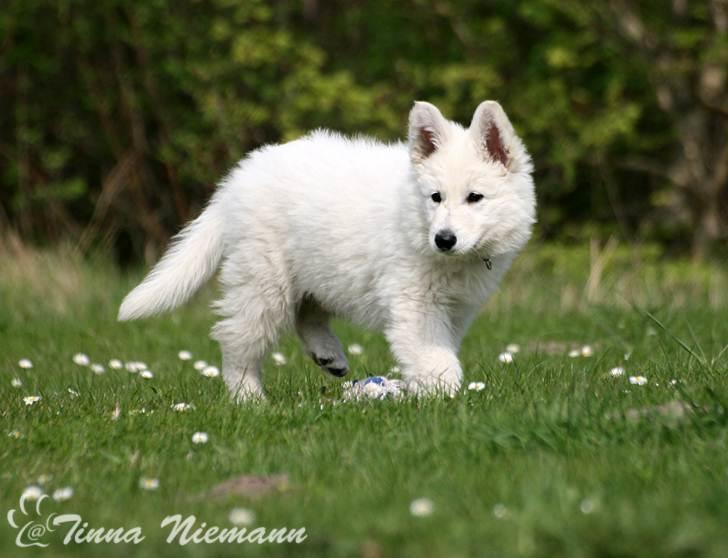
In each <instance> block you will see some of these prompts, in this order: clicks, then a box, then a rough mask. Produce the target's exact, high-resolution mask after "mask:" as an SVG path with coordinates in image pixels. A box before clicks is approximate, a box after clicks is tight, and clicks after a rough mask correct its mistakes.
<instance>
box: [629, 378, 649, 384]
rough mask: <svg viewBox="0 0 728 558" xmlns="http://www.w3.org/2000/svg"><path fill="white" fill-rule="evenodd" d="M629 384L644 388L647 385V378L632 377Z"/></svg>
mask: <svg viewBox="0 0 728 558" xmlns="http://www.w3.org/2000/svg"><path fill="white" fill-rule="evenodd" d="M629 383H630V384H633V385H635V386H643V385H645V384H646V383H647V378H645V377H644V376H630V377H629Z"/></svg>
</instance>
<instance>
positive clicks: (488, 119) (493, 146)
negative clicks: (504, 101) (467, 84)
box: [470, 101, 530, 172]
mask: <svg viewBox="0 0 728 558" xmlns="http://www.w3.org/2000/svg"><path fill="white" fill-rule="evenodd" d="M470 133H471V134H472V135H473V139H474V140H475V144H476V145H477V146H478V149H479V150H480V152H481V153H482V155H483V157H484V158H485V159H487V160H489V161H493V162H496V163H500V164H501V165H503V166H504V167H505V168H506V169H508V170H510V171H513V172H518V171H519V170H524V167H525V166H529V158H528V154H527V153H526V150H525V148H524V146H523V143H522V142H521V140H520V139H519V137H518V136H517V135H516V132H515V130H514V129H513V125H512V124H511V121H510V120H509V119H508V116H506V113H505V111H504V110H503V108H502V107H501V106H500V104H498V103H497V102H496V101H483V102H482V103H480V104H479V105H478V108H477V109H475V114H473V120H472V122H471V123H470ZM529 168H530V166H529Z"/></svg>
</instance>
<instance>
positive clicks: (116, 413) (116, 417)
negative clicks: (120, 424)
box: [111, 403, 121, 420]
mask: <svg viewBox="0 0 728 558" xmlns="http://www.w3.org/2000/svg"><path fill="white" fill-rule="evenodd" d="M120 416H121V407H120V406H119V404H118V403H117V404H116V405H114V410H113V411H111V420H119V417H120Z"/></svg>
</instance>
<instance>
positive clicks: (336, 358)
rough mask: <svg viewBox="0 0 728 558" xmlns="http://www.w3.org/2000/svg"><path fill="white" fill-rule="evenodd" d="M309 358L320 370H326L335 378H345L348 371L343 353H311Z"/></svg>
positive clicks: (347, 364)
mask: <svg viewBox="0 0 728 558" xmlns="http://www.w3.org/2000/svg"><path fill="white" fill-rule="evenodd" d="M311 358H312V359H313V361H314V362H315V363H316V364H318V365H319V366H320V367H321V369H322V370H326V372H328V373H329V374H331V375H332V376H336V377H337V378H341V377H343V376H346V373H347V372H348V371H349V363H348V362H347V360H346V357H345V356H344V353H343V352H328V351H322V352H319V353H313V352H312V353H311Z"/></svg>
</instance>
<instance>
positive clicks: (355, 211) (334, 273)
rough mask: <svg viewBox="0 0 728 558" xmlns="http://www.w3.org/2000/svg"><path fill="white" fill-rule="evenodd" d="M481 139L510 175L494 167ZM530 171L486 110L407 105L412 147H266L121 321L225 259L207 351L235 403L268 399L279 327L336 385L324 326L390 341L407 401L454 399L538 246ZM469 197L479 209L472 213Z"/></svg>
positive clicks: (176, 296) (182, 295) (333, 347)
mask: <svg viewBox="0 0 728 558" xmlns="http://www.w3.org/2000/svg"><path fill="white" fill-rule="evenodd" d="M493 126H496V127H497V129H494V128H493ZM494 130H495V131H494ZM489 134H495V136H489ZM488 137H490V138H491V143H490V145H491V146H492V142H493V141H496V140H497V141H500V145H501V146H502V148H503V150H504V152H505V153H506V154H507V161H506V163H505V164H504V163H503V162H502V161H501V160H499V159H498V157H497V156H495V154H490V153H488V147H487V145H489V144H488V142H487V141H486V140H487V139H488ZM493 138H495V140H493ZM531 172H532V167H531V162H530V158H529V156H528V153H527V152H526V150H525V148H524V146H523V144H522V142H521V141H520V139H519V138H518V137H517V136H516V134H515V132H514V130H513V127H512V126H511V124H510V122H509V120H508V118H507V116H506V115H505V113H504V112H503V109H502V108H501V107H500V105H499V104H498V103H496V102H493V101H486V102H484V103H481V105H480V106H479V107H478V109H477V110H476V112H475V114H474V116H473V121H472V123H471V125H470V127H469V128H468V129H464V128H463V127H461V126H460V125H458V124H456V123H453V122H450V121H448V120H446V119H445V118H444V117H443V116H442V115H441V114H440V112H439V110H438V109H437V108H436V107H435V106H433V105H431V104H429V103H420V102H418V103H415V106H414V107H413V109H412V111H411V113H410V130H409V145H405V144H401V143H398V144H393V145H385V144H381V143H378V142H376V141H374V140H370V139H363V138H357V139H347V138H344V137H342V136H340V135H338V134H334V133H331V132H327V131H317V132H314V133H312V134H310V135H308V136H306V137H304V138H301V139H299V140H296V141H293V142H290V143H287V144H283V145H274V146H268V147H264V148H262V149H260V150H257V151H255V152H253V153H251V154H250V155H249V156H248V157H247V158H245V159H244V160H242V161H241V162H240V163H239V164H238V165H237V166H236V167H235V169H234V170H233V171H232V172H231V173H230V175H229V176H228V177H227V178H226V179H225V180H224V181H223V182H222V183H221V185H220V187H219V188H218V190H217V192H216V193H215V195H214V196H213V198H212V200H211V202H210V204H209V206H208V207H207V209H206V210H205V211H204V212H203V213H202V215H201V216H200V217H199V218H197V219H196V220H195V221H193V222H192V223H191V224H190V225H188V226H187V227H186V228H185V229H184V230H183V231H182V232H181V233H180V235H179V236H178V237H177V239H175V241H174V243H173V245H172V247H171V248H170V250H169V251H168V252H167V254H166V255H165V256H164V257H163V258H162V260H161V261H160V262H159V263H158V264H157V266H156V267H155V268H154V270H153V271H152V272H151V273H150V274H149V276H148V277H147V278H146V279H145V280H144V281H143V282H142V283H141V284H140V285H139V286H138V287H137V288H136V289H134V290H133V291H132V292H131V293H130V294H129V295H128V296H127V297H126V299H125V300H124V302H123V304H122V305H121V309H120V311H119V319H120V320H128V319H135V318H141V317H144V316H148V315H151V314H155V313H157V312H161V311H164V310H169V309H171V308H173V307H175V306H177V305H179V304H181V303H183V302H184V301H186V300H187V299H188V298H189V297H190V296H191V295H192V293H193V292H194V291H195V290H196V289H197V288H198V287H199V286H200V285H201V284H202V283H203V282H204V281H206V280H207V279H208V278H209V277H210V276H211V275H212V273H213V272H214V271H215V269H216V268H217V267H218V265H219V263H220V261H222V269H221V274H220V281H221V284H222V291H223V295H222V297H221V299H220V300H219V301H217V302H216V308H217V311H218V312H219V314H220V315H221V317H222V319H221V320H220V321H219V322H218V323H217V324H216V325H215V327H214V328H213V337H214V338H215V339H217V340H218V341H219V343H220V345H221V348H222V353H223V375H224V378H225V381H226V383H227V385H228V387H229V388H230V390H231V392H232V393H233V394H234V395H235V396H236V397H238V398H244V397H248V396H261V395H262V393H263V392H262V386H261V379H260V367H261V361H262V359H263V358H264V356H265V355H266V353H267V351H268V350H269V348H270V347H271V345H272V344H273V343H274V342H275V340H276V338H277V337H278V335H279V333H280V332H281V331H282V330H284V329H285V328H287V327H292V326H295V328H296V330H297V331H298V333H299V335H300V337H301V339H302V340H303V342H304V344H305V346H306V348H307V350H308V351H309V352H310V353H311V354H312V356H313V357H314V359H315V360H316V361H317V363H319V364H320V365H321V366H322V367H323V368H326V369H328V370H329V371H331V372H332V373H335V374H337V375H339V374H341V373H343V372H345V370H346V368H347V363H346V359H345V357H344V354H343V351H342V350H341V345H340V343H339V341H338V339H337V338H336V337H335V336H334V334H333V333H332V332H331V330H330V329H329V327H328V320H329V316H331V315H336V316H341V317H345V318H348V319H350V320H352V321H354V322H356V323H358V324H361V325H363V326H365V327H372V328H378V329H381V330H383V331H384V334H385V335H386V337H387V339H388V341H389V343H390V345H391V348H392V351H393V353H394V355H395V357H396V358H397V360H398V361H399V363H400V365H401V368H402V372H403V375H404V377H405V379H406V380H407V381H408V382H409V384H410V386H411V387H412V388H413V389H415V390H417V391H419V392H424V393H431V392H433V391H436V390H443V391H444V392H446V393H449V394H452V393H454V392H455V391H457V390H458V389H459V388H460V385H461V383H462V376H463V373H462V370H461V367H460V363H459V361H458V358H457V352H458V348H459V345H460V342H461V340H462V338H463V336H464V334H465V332H466V330H467V328H468V326H469V325H470V323H471V321H472V320H473V318H474V317H475V315H476V313H477V311H478V309H479V308H480V307H481V305H482V304H483V303H484V302H485V300H486V299H487V298H488V296H489V295H490V294H491V293H492V292H493V291H494V290H495V289H496V287H497V285H498V283H499V282H500V280H501V278H502V277H503V275H504V273H505V272H506V271H507V269H508V268H509V266H510V265H511V262H512V260H513V258H514V257H515V255H516V254H517V252H518V251H519V250H520V249H521V248H522V247H523V246H524V244H525V243H526V242H527V240H528V238H529V236H530V234H531V226H532V224H533V223H534V220H535V195H534V187H533V181H532V178H531ZM433 192H439V193H440V195H441V198H442V201H441V202H440V203H435V202H434V201H433V200H432V199H431V195H432V193H433ZM470 192H476V193H480V194H482V195H483V196H484V198H483V199H482V200H481V201H479V202H477V203H467V201H466V198H467V196H468V194H469V193H470ZM443 229H448V230H450V231H452V232H453V233H454V234H455V235H456V237H457V243H456V245H455V246H454V247H453V249H452V250H451V251H449V252H447V253H442V252H440V251H439V250H438V249H437V247H436V244H435V240H434V238H435V234H436V233H437V232H438V231H441V230H443ZM484 258H488V259H489V260H490V262H492V269H488V268H487V267H486V265H485V263H484Z"/></svg>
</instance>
